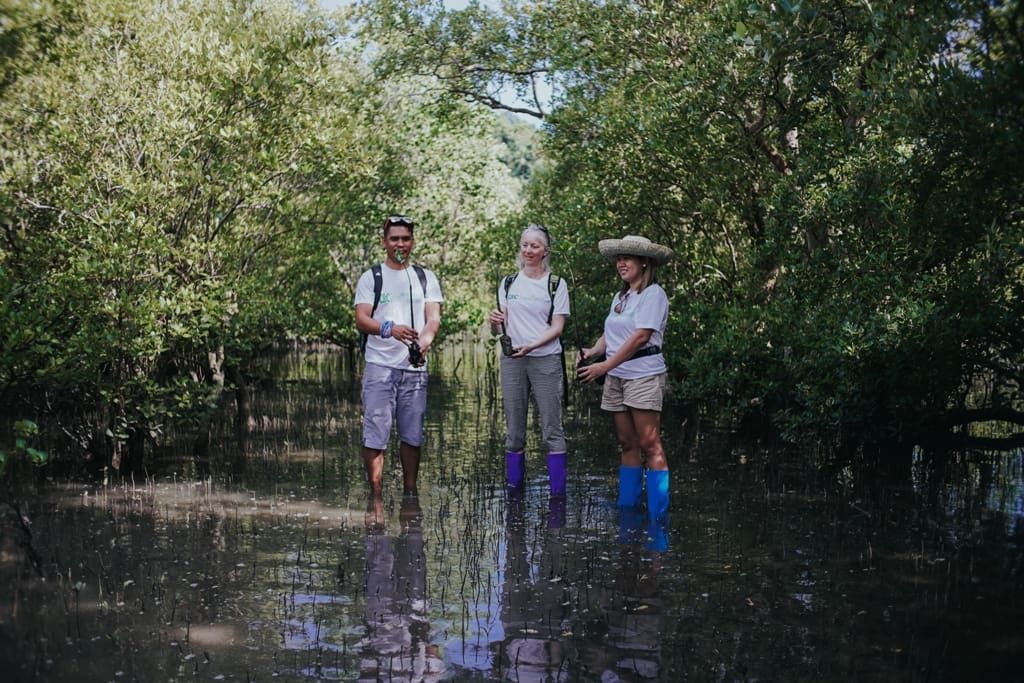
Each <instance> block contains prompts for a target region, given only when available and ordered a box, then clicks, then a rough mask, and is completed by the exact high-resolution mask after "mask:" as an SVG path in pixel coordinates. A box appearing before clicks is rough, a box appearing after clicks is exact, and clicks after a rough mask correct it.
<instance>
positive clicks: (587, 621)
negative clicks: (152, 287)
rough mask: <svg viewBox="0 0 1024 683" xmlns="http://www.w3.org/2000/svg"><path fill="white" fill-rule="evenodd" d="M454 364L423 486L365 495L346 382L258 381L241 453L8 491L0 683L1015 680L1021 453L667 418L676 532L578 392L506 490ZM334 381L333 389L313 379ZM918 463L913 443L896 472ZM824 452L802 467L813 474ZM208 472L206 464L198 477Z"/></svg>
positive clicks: (486, 394)
mask: <svg viewBox="0 0 1024 683" xmlns="http://www.w3.org/2000/svg"><path fill="white" fill-rule="evenodd" d="M477 363H478V364H474V362H473V359H472V358H461V359H456V358H455V357H454V356H451V357H446V358H445V361H444V365H445V368H446V370H445V372H444V378H443V379H439V380H438V381H437V382H436V383H435V384H433V385H432V387H431V392H432V393H431V396H432V401H431V409H430V415H429V429H428V432H429V436H428V445H427V448H426V450H425V458H424V462H423V466H422V470H421V486H420V495H419V496H418V497H417V498H402V496H401V495H400V478H399V475H398V465H397V463H396V462H393V463H392V464H391V469H390V471H388V472H387V474H386V484H385V489H386V490H385V496H384V499H383V501H382V504H381V505H380V506H379V507H374V506H373V505H368V499H367V496H366V491H365V488H364V485H363V480H362V477H363V475H362V464H361V460H360V457H359V452H360V450H359V449H360V446H359V410H360V407H359V394H358V386H357V385H356V384H354V383H352V382H350V381H346V380H343V379H339V378H340V377H343V376H344V373H343V372H342V371H341V370H340V369H339V368H338V367H336V365H335V364H334V359H332V358H330V357H324V356H322V355H314V356H309V355H307V356H301V357H300V356H293V357H290V358H289V359H288V360H287V362H285V363H284V364H283V365H280V366H277V367H274V368H272V369H271V370H272V371H273V372H274V373H277V374H283V375H286V376H287V377H289V378H290V379H289V381H286V382H281V383H277V384H275V385H274V386H273V387H271V388H265V389H262V390H260V391H258V392H257V393H256V406H255V407H256V415H257V416H258V419H257V427H256V430H255V432H254V434H253V436H252V439H251V441H250V444H249V451H250V452H249V456H248V457H247V458H246V459H244V460H240V459H239V458H238V457H237V455H236V454H235V453H234V449H235V444H234V442H233V440H232V439H231V437H230V436H228V435H229V434H230V430H229V429H225V431H224V435H223V436H222V437H221V438H220V439H219V440H218V441H217V443H218V444H219V447H218V449H216V450H217V455H216V457H215V458H214V459H213V460H212V461H211V462H209V463H200V464H199V465H197V464H196V463H193V462H191V461H188V460H181V461H179V463H178V464H177V465H176V466H174V467H172V468H170V469H165V470H163V471H159V472H155V473H154V475H153V476H152V477H151V478H150V479H149V480H147V481H137V482H135V483H134V484H131V485H128V484H119V485H108V486H103V485H101V484H96V483H89V484H85V483H67V482H57V481H54V482H50V483H49V484H48V485H45V486H43V487H41V488H40V490H38V491H27V490H26V491H24V492H23V495H22V500H24V501H26V503H27V508H26V509H27V510H28V512H29V515H30V517H31V519H32V523H33V526H32V533H33V547H34V548H35V550H36V552H37V553H38V555H39V558H40V561H41V564H42V568H43V573H44V577H43V580H40V579H39V577H38V576H36V575H34V574H33V572H32V571H31V569H30V568H29V567H28V565H27V563H25V562H24V561H23V558H19V557H18V556H16V555H10V556H6V557H4V558H2V560H0V578H2V579H3V584H2V585H3V586H4V587H5V588H4V591H3V594H2V597H0V656H2V663H3V664H4V671H5V672H6V674H5V675H4V680H18V681H21V680H24V681H32V680H39V681H121V680H124V681H130V680H139V681H153V680H178V679H182V680H185V679H188V680H239V681H266V680H271V679H278V680H319V679H325V680H413V681H421V680H422V681H431V680H443V679H451V680H467V679H474V680H509V681H547V680H552V681H569V680H579V681H605V682H607V681H616V680H624V681H636V680H663V681H680V680H693V681H741V680H742V681H748V680H749V681H839V680H856V681H891V680H904V681H961V680H1020V678H1021V676H1022V675H1024V673H1022V669H1021V666H1020V664H1021V662H1024V632H1022V631H1021V628H1020V623H1021V617H1022V615H1024V591H1022V588H1024V582H1022V579H1024V561H1022V558H1024V484H1022V468H1024V453H1021V452H1016V453H1008V454H997V455H992V454H988V455H986V454H958V455H957V456H956V460H955V462H953V464H952V465H951V466H950V467H947V468H945V469H944V470H943V471H941V472H938V471H936V470H935V469H934V468H932V467H930V466H929V464H928V462H929V457H928V454H925V453H920V452H919V453H915V454H913V456H914V464H913V466H912V467H911V468H909V472H910V476H909V477H908V478H906V480H905V481H879V479H878V476H879V475H877V473H873V472H872V471H871V470H869V469H864V468H859V467H839V466H834V465H831V464H828V463H826V462H821V461H822V458H821V456H820V454H817V453H797V454H788V455H787V454H782V453H777V452H772V451H768V450H765V449H761V448H758V447H756V446H750V445H744V444H742V443H741V442H738V441H736V440H734V439H730V438H729V437H728V436H726V435H720V434H702V435H701V438H700V439H699V440H698V441H697V444H696V445H695V446H694V447H692V448H691V447H690V446H687V445H685V438H684V437H688V436H692V433H688V432H687V431H686V428H685V427H684V426H683V425H682V424H681V423H682V421H683V420H682V417H681V415H682V413H681V412H676V411H675V410H673V411H671V412H669V413H668V414H666V420H665V423H666V428H665V432H666V433H665V436H666V445H667V447H668V449H669V453H670V456H669V457H670V462H671V465H672V472H673V475H672V476H673V479H672V503H671V524H670V527H669V529H668V533H667V537H657V536H655V537H652V536H650V535H649V534H648V533H647V531H648V530H647V529H646V528H645V525H644V524H643V520H642V518H641V519H632V518H630V517H629V516H626V517H623V516H622V515H620V514H619V512H617V511H616V510H614V509H613V508H611V507H610V506H609V503H610V502H613V501H614V490H613V488H614V484H615V479H614V475H615V472H616V466H617V462H618V459H617V453H616V447H615V444H614V440H613V438H612V436H611V426H610V421H609V420H608V419H607V417H606V416H605V415H603V414H602V413H601V411H600V410H598V409H597V404H596V397H595V395H593V394H586V393H584V394H583V395H579V396H577V397H576V399H577V400H576V402H575V404H574V406H573V409H572V412H571V414H570V416H569V417H568V419H567V428H568V432H569V436H570V441H571V444H572V452H571V477H570V483H569V491H568V496H567V498H566V500H565V505H564V507H563V506H561V505H560V504H559V501H557V500H554V501H552V500H551V499H550V498H549V497H548V494H547V483H546V472H545V471H544V465H543V458H542V455H541V454H540V453H537V452H536V449H534V450H533V451H532V452H531V453H530V454H529V456H528V457H529V459H528V476H529V485H528V487H527V489H526V491H525V493H524V495H523V496H522V497H521V498H515V499H509V498H508V496H507V494H506V492H505V490H504V486H503V470H502V459H501V458H502V452H503V451H502V427H501V422H502V420H501V410H500V403H499V402H498V401H497V399H496V389H495V386H494V380H495V375H494V370H493V366H492V365H489V364H487V363H486V362H484V361H480V360H479V359H477ZM324 377H327V378H329V379H328V381H322V379H321V378H324ZM909 456H910V454H908V457H909ZM813 463H817V465H815V464H813ZM207 471H208V474H205V475H203V476H199V475H197V474H196V473H197V472H207Z"/></svg>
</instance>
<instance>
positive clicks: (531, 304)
mask: <svg viewBox="0 0 1024 683" xmlns="http://www.w3.org/2000/svg"><path fill="white" fill-rule="evenodd" d="M549 275H550V274H549V273H544V275H542V276H541V277H539V278H536V279H534V278H531V277H528V276H527V275H526V273H524V272H523V271H521V270H520V271H519V274H518V275H516V279H515V280H513V281H512V286H511V287H509V289H508V296H507V297H506V296H505V278H501V281H500V282H498V305H499V306H500V307H501V308H502V309H503V310H505V311H507V313H508V321H507V322H506V323H505V332H506V333H507V334H508V336H509V337H511V338H512V346H524V345H526V344H529V343H530V342H532V341H534V340H535V339H537V338H539V337H540V336H541V335H542V334H544V332H545V330H547V329H548V327H549V325H548V313H551V316H552V320H553V319H554V316H556V315H564V316H566V317H568V315H569V285H567V284H566V282H565V278H559V281H558V288H557V289H555V301H554V303H555V310H554V311H552V310H551V294H550V292H548V277H549ZM561 352H562V342H561V341H560V340H559V339H558V338H557V337H556V338H555V339H552V340H551V341H549V342H548V343H547V344H545V345H544V346H540V347H538V348H536V349H534V350H533V351H530V352H529V353H528V354H526V355H528V356H550V355H551V354H554V353H561Z"/></svg>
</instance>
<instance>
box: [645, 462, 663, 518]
mask: <svg viewBox="0 0 1024 683" xmlns="http://www.w3.org/2000/svg"><path fill="white" fill-rule="evenodd" d="M667 514H668V470H647V518H648V519H651V520H654V521H657V520H663V519H665V515H667Z"/></svg>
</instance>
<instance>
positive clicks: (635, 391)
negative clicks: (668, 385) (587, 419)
mask: <svg viewBox="0 0 1024 683" xmlns="http://www.w3.org/2000/svg"><path fill="white" fill-rule="evenodd" d="M667 376H668V374H667V373H664V372H663V373H661V374H660V375H650V376H648V377H640V378H638V379H622V378H621V377H613V376H611V375H606V376H605V381H604V393H602V394H601V410H607V411H609V412H612V413H621V412H624V411H626V410H629V409H630V408H636V409H637V410H657V411H660V410H661V404H662V401H663V400H664V398H665V380H666V378H667Z"/></svg>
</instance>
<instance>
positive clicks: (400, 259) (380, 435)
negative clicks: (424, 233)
mask: <svg viewBox="0 0 1024 683" xmlns="http://www.w3.org/2000/svg"><path fill="white" fill-rule="evenodd" d="M381 243H382V245H383V246H384V250H385V252H386V254H387V257H386V259H385V261H384V263H382V264H380V265H379V267H377V266H375V267H374V268H371V269H370V270H367V271H366V272H365V273H363V274H362V276H361V277H360V278H359V283H358V284H357V285H356V296H355V307H356V328H357V329H358V330H359V331H360V332H361V333H362V334H365V335H366V336H367V339H366V349H365V358H366V368H365V369H364V371H363V462H364V463H365V464H366V475H367V479H368V481H369V484H370V491H371V493H372V494H373V495H380V493H381V489H382V484H383V473H384V451H385V450H386V449H387V447H388V442H389V440H390V438H391V425H392V422H395V423H397V429H398V440H399V457H400V459H401V461H402V480H403V492H404V493H407V494H414V493H416V479H417V476H418V474H419V464H420V447H421V446H422V444H423V416H424V414H425V413H426V410H427V367H426V356H427V352H428V351H429V349H430V345H431V344H432V343H433V342H434V338H435V337H436V336H437V332H438V329H439V328H440V326H441V302H442V301H444V297H443V296H442V294H441V285H440V283H439V282H438V280H437V277H436V276H435V275H434V273H432V272H431V271H429V270H427V269H425V268H421V267H419V266H413V265H412V262H411V260H410V258H409V255H410V254H411V253H412V250H413V247H414V245H415V240H414V239H413V221H412V219H411V218H409V217H408V216H389V217H388V218H387V219H385V221H384V234H383V239H382V241H381Z"/></svg>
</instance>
